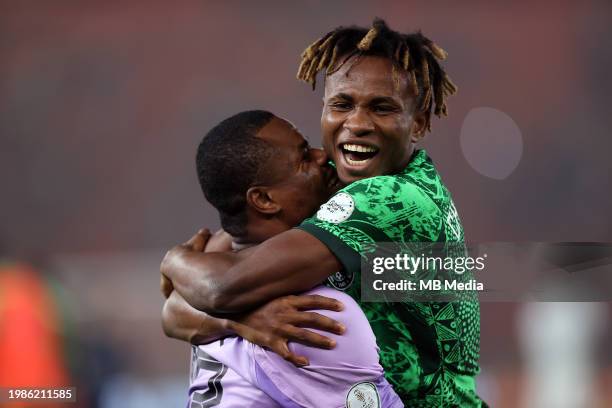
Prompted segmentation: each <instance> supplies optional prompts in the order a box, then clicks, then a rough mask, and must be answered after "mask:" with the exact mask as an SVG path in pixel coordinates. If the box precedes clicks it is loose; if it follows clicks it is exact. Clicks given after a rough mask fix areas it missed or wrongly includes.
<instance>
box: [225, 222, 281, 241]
mask: <svg viewBox="0 0 612 408" xmlns="http://www.w3.org/2000/svg"><path fill="white" fill-rule="evenodd" d="M288 229H289V228H288V227H287V225H285V224H284V223H282V222H281V221H279V220H278V219H276V218H270V219H258V220H252V221H249V222H248V223H247V225H246V228H245V230H246V231H245V233H244V234H242V235H239V236H238V235H232V245H233V246H235V247H236V248H241V247H245V246H251V245H256V244H260V243H262V242H263V241H265V240H267V239H269V238H272V237H273V236H275V235H278V234H280V233H281V232H284V231H287V230H288Z"/></svg>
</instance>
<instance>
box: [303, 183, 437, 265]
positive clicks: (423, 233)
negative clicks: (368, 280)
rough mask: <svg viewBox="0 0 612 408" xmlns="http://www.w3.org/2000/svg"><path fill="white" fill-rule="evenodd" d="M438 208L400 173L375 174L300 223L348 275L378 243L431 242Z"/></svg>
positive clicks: (435, 233)
mask: <svg viewBox="0 0 612 408" xmlns="http://www.w3.org/2000/svg"><path fill="white" fill-rule="evenodd" d="M439 214H440V211H439V209H438V208H437V207H436V205H435V203H434V202H433V201H432V200H431V199H430V198H429V197H428V196H427V195H426V194H425V193H424V192H423V191H422V188H421V187H419V186H416V185H415V184H414V183H411V182H409V181H407V180H406V179H404V178H402V177H400V176H379V177H372V178H368V179H364V180H359V181H357V182H354V183H352V184H350V185H348V186H347V187H345V188H343V189H342V190H340V191H339V192H338V193H337V194H336V195H334V196H333V197H332V198H331V199H330V200H329V201H327V202H326V203H325V204H323V205H322V206H321V208H320V209H319V211H318V212H317V213H316V214H315V215H314V216H312V217H310V218H308V219H306V220H304V222H302V224H301V225H300V226H299V227H298V228H300V229H302V230H304V231H306V232H308V233H310V234H311V235H314V236H315V237H316V238H317V239H319V240H320V241H321V242H323V243H324V244H325V245H327V247H328V248H329V249H330V251H332V253H333V254H334V255H335V256H336V257H337V258H338V260H339V261H340V262H341V263H342V265H343V266H344V268H345V271H347V272H348V273H352V274H355V273H357V272H358V271H359V269H360V265H361V261H360V258H361V257H364V256H366V255H367V254H368V253H370V252H373V251H374V250H375V248H376V243H378V242H408V241H413V242H415V241H416V242H419V241H435V240H436V239H437V235H438V234H439V231H440V224H441V217H440V216H439Z"/></svg>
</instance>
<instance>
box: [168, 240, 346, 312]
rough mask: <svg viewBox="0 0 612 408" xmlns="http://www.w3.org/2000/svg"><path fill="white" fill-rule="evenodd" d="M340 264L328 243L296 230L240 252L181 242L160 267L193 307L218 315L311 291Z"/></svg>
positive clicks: (245, 309) (244, 309)
mask: <svg viewBox="0 0 612 408" xmlns="http://www.w3.org/2000/svg"><path fill="white" fill-rule="evenodd" d="M339 268H340V263H339V262H338V260H337V259H336V258H335V256H334V255H333V254H332V253H331V252H330V251H329V249H328V248H327V247H326V246H325V245H324V244H322V243H321V242H320V241H319V240H317V239H316V238H314V237H313V236H312V235H310V234H308V233H306V232H303V231H300V230H292V231H288V232H284V233H282V234H280V235H277V236H276V237H274V238H271V239H269V240H267V241H266V242H264V243H262V244H260V245H258V246H256V247H252V248H249V249H246V250H244V251H240V252H239V253H201V252H196V251H188V250H185V249H184V248H182V247H180V246H179V247H177V248H175V249H173V250H171V251H170V252H169V253H168V254H167V255H166V257H165V258H164V261H163V262H162V267H161V270H162V273H163V274H164V275H166V276H167V277H168V278H169V279H170V280H172V283H173V285H174V288H175V290H177V291H178V292H179V293H180V294H181V295H182V296H183V298H185V300H186V301H187V302H188V303H189V304H190V305H191V306H193V307H194V308H196V309H198V310H201V311H203V312H206V313H208V314H211V315H214V316H217V315H219V314H221V313H241V312H245V311H248V310H252V309H253V308H255V307H257V306H259V305H261V304H263V303H265V302H267V301H269V300H271V299H275V298H277V297H280V296H284V295H289V294H295V293H299V292H303V291H305V290H308V289H311V288H312V287H314V286H316V285H317V284H319V283H321V282H322V281H324V280H325V279H326V278H327V277H328V276H329V275H330V274H332V273H334V272H336V271H338V270H339Z"/></svg>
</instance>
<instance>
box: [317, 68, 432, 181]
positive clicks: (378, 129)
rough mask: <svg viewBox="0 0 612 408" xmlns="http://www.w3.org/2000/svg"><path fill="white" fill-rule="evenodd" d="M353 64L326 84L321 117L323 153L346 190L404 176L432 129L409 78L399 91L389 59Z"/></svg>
mask: <svg viewBox="0 0 612 408" xmlns="http://www.w3.org/2000/svg"><path fill="white" fill-rule="evenodd" d="M353 58H355V57H353ZM353 62H354V61H353V59H349V60H348V61H347V62H346V63H345V64H344V65H343V66H342V68H340V69H339V70H338V71H336V72H334V73H333V74H331V75H330V76H329V77H327V78H326V83H325V96H324V98H323V104H324V106H323V113H322V116H321V130H322V137H323V147H324V148H325V151H326V152H327V154H328V155H329V156H330V157H331V159H332V160H333V161H334V163H335V164H336V168H337V171H338V177H339V178H340V180H341V181H342V182H343V183H345V184H349V183H352V182H353V181H356V180H359V179H363V178H366V177H373V176H380V175H385V174H393V173H397V172H399V171H401V170H403V169H404V168H405V167H406V166H407V165H408V162H409V161H410V157H411V155H412V153H413V151H414V143H416V142H417V141H418V140H419V139H420V138H421V137H422V136H423V134H424V131H425V126H426V120H425V118H426V117H425V115H424V114H423V113H421V112H418V111H417V110H416V109H415V99H414V97H413V94H412V92H411V91H410V87H409V86H408V79H407V75H406V74H405V72H403V71H400V72H399V74H398V75H399V86H397V85H396V83H395V81H394V75H393V73H392V71H393V64H392V62H391V61H390V60H389V59H387V58H383V57H377V56H364V57H361V58H360V59H359V60H358V61H357V62H356V63H355V64H353Z"/></svg>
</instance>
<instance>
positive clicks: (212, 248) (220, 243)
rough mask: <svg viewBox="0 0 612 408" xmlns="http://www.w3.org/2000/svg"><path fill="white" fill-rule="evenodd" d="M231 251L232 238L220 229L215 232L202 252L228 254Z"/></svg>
mask: <svg viewBox="0 0 612 408" xmlns="http://www.w3.org/2000/svg"><path fill="white" fill-rule="evenodd" d="M231 250H232V236H231V235H230V234H228V233H227V232H225V231H224V230H222V229H220V230H218V231H217V232H215V233H214V234H213V235H212V236H211V237H210V239H209V240H208V242H207V243H206V248H205V249H204V252H228V251H231Z"/></svg>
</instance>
